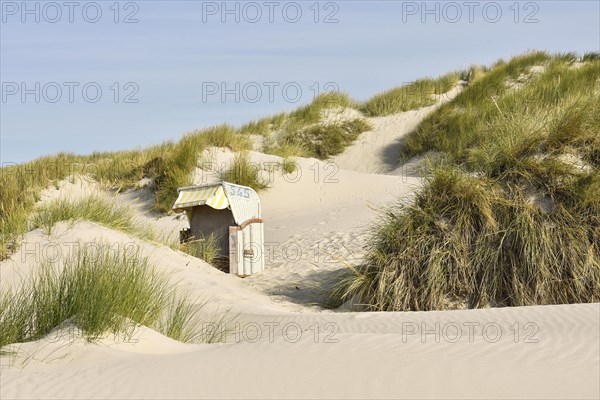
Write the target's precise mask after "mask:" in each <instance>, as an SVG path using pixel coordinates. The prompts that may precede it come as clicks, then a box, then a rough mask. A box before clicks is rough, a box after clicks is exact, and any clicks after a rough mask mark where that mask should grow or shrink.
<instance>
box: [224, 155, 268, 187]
mask: <svg viewBox="0 0 600 400" xmlns="http://www.w3.org/2000/svg"><path fill="white" fill-rule="evenodd" d="M224 180H225V181H227V182H231V183H235V184H237V185H242V186H248V187H251V188H252V189H254V190H256V191H257V192H258V191H260V190H264V189H267V188H268V187H269V182H268V180H267V179H266V178H263V177H262V176H261V174H260V166H259V165H257V164H254V163H252V162H250V157H249V156H248V153H245V152H242V153H238V154H236V155H235V157H234V159H233V162H232V163H231V166H230V168H229V170H228V171H227V172H225V174H224Z"/></svg>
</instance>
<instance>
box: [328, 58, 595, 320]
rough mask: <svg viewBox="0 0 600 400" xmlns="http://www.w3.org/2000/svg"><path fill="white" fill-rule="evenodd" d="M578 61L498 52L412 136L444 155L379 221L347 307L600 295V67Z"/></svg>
mask: <svg viewBox="0 0 600 400" xmlns="http://www.w3.org/2000/svg"><path fill="white" fill-rule="evenodd" d="M573 58H574V57H573V55H569V54H567V55H565V54H561V55H558V56H549V55H547V54H545V53H528V54H525V55H523V56H519V57H516V58H514V59H512V60H511V61H509V62H507V63H505V62H498V63H496V64H495V65H494V66H493V67H492V68H490V69H489V70H488V71H486V72H483V73H479V74H478V75H479V76H478V77H476V78H474V79H473V80H471V82H470V84H469V86H468V87H467V88H466V89H465V90H464V91H462V92H461V93H460V94H459V95H458V96H457V97H456V98H455V99H454V100H453V101H451V102H449V103H447V104H445V105H444V106H442V107H441V108H440V109H439V110H438V111H437V112H435V113H433V114H431V115H430V116H429V117H428V118H427V119H426V120H425V121H424V122H423V123H422V124H421V125H420V126H419V127H418V129H417V130H416V131H415V132H414V133H413V134H412V135H410V136H409V137H408V138H407V139H406V142H405V146H404V147H403V149H402V154H401V156H402V158H403V159H408V158H410V157H413V156H417V155H421V154H424V153H425V152H428V151H435V152H437V153H441V154H442V155H443V157H442V160H443V161H442V162H441V163H439V164H438V165H436V166H435V167H433V170H432V173H431V176H430V177H428V179H427V182H426V184H425V186H424V189H423V190H422V191H421V192H420V193H419V194H418V195H417V197H416V199H415V201H414V202H412V203H410V204H403V205H400V206H398V207H396V208H394V209H391V210H389V211H388V212H387V213H386V214H385V215H384V217H383V219H382V220H381V221H380V222H379V223H378V224H377V225H376V226H375V227H374V229H373V235H372V238H371V241H370V243H369V244H368V252H367V256H366V258H365V260H364V262H363V263H362V264H361V265H359V266H357V267H353V269H352V270H351V271H349V272H348V275H347V277H346V278H345V279H344V281H343V282H341V283H340V285H339V286H338V287H337V288H336V290H335V291H334V293H333V295H332V297H333V299H334V300H335V301H336V302H337V304H341V303H342V302H344V301H346V300H349V299H354V301H355V302H358V303H362V304H364V305H365V307H366V308H367V309H370V310H434V309H445V308H459V307H471V308H475V307H487V306H521V305H535V304H563V303H580V302H596V301H599V300H600V189H599V188H600V185H599V184H600V163H599V162H598V161H599V158H598V154H599V151H598V149H599V146H598V144H599V143H600V64H599V61H598V60H596V59H594V58H590V57H588V59H589V60H591V61H588V62H587V63H585V64H581V65H577V66H574V65H573V64H574V61H573ZM576 59H577V57H576ZM533 66H542V67H543V69H542V70H541V72H538V73H536V74H534V73H532V70H531V67H533ZM515 80H520V81H521V83H522V84H521V85H517V86H514V85H511V83H512V82H514V81H515Z"/></svg>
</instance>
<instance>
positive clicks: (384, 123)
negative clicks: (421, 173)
mask: <svg viewBox="0 0 600 400" xmlns="http://www.w3.org/2000/svg"><path fill="white" fill-rule="evenodd" d="M462 87H463V86H462V84H461V85H458V86H457V87H456V88H454V89H452V90H451V91H449V92H448V93H445V94H443V95H439V96H438V98H437V100H438V102H437V103H436V104H433V105H431V106H428V107H423V108H420V109H418V110H410V111H406V112H401V113H398V114H393V115H389V116H384V117H374V118H367V120H368V121H369V123H370V124H371V125H372V126H373V130H371V131H369V132H365V133H363V134H362V135H361V136H360V137H359V138H358V139H357V140H356V141H355V142H354V143H353V144H352V145H350V146H348V148H346V150H345V151H344V152H343V153H342V154H339V155H337V156H335V157H333V158H332V161H333V162H334V163H336V164H337V165H339V167H340V168H343V169H351V170H354V171H359V172H369V173H376V174H394V175H403V174H406V171H405V170H404V169H402V168H398V167H399V165H398V158H399V154H400V148H401V147H402V140H403V138H404V137H405V136H406V135H408V134H409V133H411V132H412V131H413V130H415V128H416V127H417V126H418V125H419V123H420V122H421V121H423V119H424V118H425V117H427V116H428V115H429V114H431V113H432V112H434V111H435V110H437V109H438V108H439V107H440V106H441V105H442V104H444V103H447V102H448V101H450V100H452V99H453V98H454V97H456V95H457V94H458V93H460V91H461V90H462Z"/></svg>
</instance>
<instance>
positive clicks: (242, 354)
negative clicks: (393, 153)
mask: <svg viewBox="0 0 600 400" xmlns="http://www.w3.org/2000/svg"><path fill="white" fill-rule="evenodd" d="M432 107H435V106H432ZM428 112H430V111H428V109H422V110H417V111H411V112H409V113H408V114H407V113H402V114H399V115H395V116H390V117H385V118H387V120H386V121H384V120H383V119H382V122H381V125H377V124H374V126H376V127H377V129H378V130H375V131H373V132H368V133H365V134H364V135H363V136H362V137H361V138H360V139H359V142H358V143H357V144H355V145H353V146H352V147H351V148H349V149H348V150H347V151H346V152H345V153H343V154H342V155H341V156H339V158H337V159H335V160H333V161H335V162H334V163H332V162H323V161H318V160H314V159H298V160H297V162H298V169H297V172H296V173H294V174H284V173H283V172H282V171H280V170H270V168H271V167H272V166H273V165H276V164H277V163H279V162H280V161H281V160H280V159H279V158H278V157H276V156H268V155H264V154H261V153H257V152H252V153H251V154H250V156H251V159H252V161H253V162H255V163H257V164H258V165H260V166H261V168H263V172H262V174H263V176H264V177H265V178H266V179H269V184H270V186H271V188H270V189H269V190H268V191H266V192H264V193H262V194H261V202H262V209H263V217H264V220H265V241H266V248H267V251H266V257H267V260H266V266H267V268H266V270H265V271H262V272H261V273H258V274H256V275H254V276H251V277H248V278H246V279H240V278H236V277H233V276H229V275H227V274H223V273H221V272H220V271H217V270H216V269H214V268H213V267H211V266H210V265H208V264H207V263H205V262H204V261H202V260H199V259H196V258H193V257H190V256H188V255H186V254H183V253H181V252H178V251H175V250H173V249H171V248H170V247H167V246H163V245H160V244H158V243H150V242H146V241H143V240H139V239H136V238H134V237H131V236H130V235H127V234H125V233H122V232H117V231H114V230H111V229H109V228H106V227H103V226H100V225H98V224H95V223H90V222H76V223H59V224H58V225H57V226H56V229H55V230H54V232H53V234H52V235H51V236H47V235H46V234H45V233H44V232H42V231H41V230H35V231H32V232H29V233H28V234H27V235H26V236H25V238H24V242H23V245H22V246H21V250H20V251H19V252H17V253H16V254H14V255H13V256H12V257H11V258H10V259H9V260H6V261H3V262H2V263H0V273H1V276H0V278H1V279H0V288H2V289H3V290H4V289H7V288H9V287H15V286H18V285H19V284H20V282H21V281H22V280H23V279H26V278H27V277H29V276H31V274H34V273H35V271H36V270H37V269H38V268H39V260H40V259H41V258H42V257H51V256H52V255H53V254H55V252H56V251H60V252H61V253H60V254H61V258H60V259H59V263H58V264H59V266H60V262H61V260H62V259H64V258H66V257H68V256H69V254H70V249H73V248H74V244H78V245H79V246H82V245H85V244H86V243H92V244H94V243H99V242H104V243H109V244H112V245H113V246H115V247H116V248H124V247H126V246H128V248H134V249H137V250H139V251H140V253H141V254H142V255H144V256H147V257H149V258H150V261H151V262H152V263H154V264H155V265H156V266H157V268H159V269H160V270H161V271H165V272H167V273H168V274H169V275H170V276H171V278H172V279H173V281H175V282H178V285H179V286H180V288H181V289H184V290H186V291H188V292H189V293H191V294H192V296H193V297H195V296H197V297H198V299H199V302H201V301H202V300H204V299H207V300H210V303H209V308H208V309H207V310H206V315H205V318H206V320H207V321H210V315H212V313H216V312H223V311H224V310H230V311H229V312H230V315H232V316H235V317H236V318H235V320H234V321H231V322H230V325H229V326H228V328H229V330H228V333H227V338H226V341H225V343H219V344H210V345H208V344H202V345H193V344H183V343H179V342H176V341H174V340H172V339H169V338H167V337H165V336H163V335H161V334H159V333H158V332H155V331H153V330H152V329H150V328H147V327H139V328H138V330H137V331H136V332H135V334H134V335H133V337H131V338H128V339H124V338H115V337H111V336H110V335H107V336H106V337H104V338H102V339H101V340H100V341H99V342H97V343H87V342H85V341H84V340H82V339H81V338H79V337H78V336H76V335H73V334H72V332H71V331H69V330H68V329H67V328H63V329H59V330H56V331H55V332H53V333H51V334H50V335H48V336H47V337H46V338H44V339H42V340H39V341H35V342H30V343H23V344H15V345H14V346H12V347H11V348H12V350H14V351H15V352H16V355H3V356H0V398H2V399H10V398H65V399H66V398H69V399H70V398H82V399H83V398H85V399H87V398H139V399H148V398H161V399H162V398H357V399H358V398H454V399H456V398H490V399H491V398H539V399H550V398H557V399H558V398H598V397H600V386H599V380H598V376H599V374H600V340H599V330H600V304H575V305H560V306H539V307H515V308H498V309H482V310H460V311H440V312H404V313H402V312H394V313H391V312H390V313H354V312H332V311H328V310H325V309H323V308H322V307H321V305H322V304H323V303H324V302H325V301H326V294H327V291H328V290H329V289H330V288H331V285H332V284H333V282H335V280H336V279H337V278H338V277H339V274H340V273H341V272H342V271H343V270H344V268H345V267H344V265H343V263H341V262H340V259H342V260H344V259H345V260H348V261H351V262H358V261H360V259H361V257H362V256H363V254H364V249H363V245H364V243H365V240H366V238H367V237H368V233H367V232H368V228H369V226H371V224H372V223H373V222H374V220H375V219H376V218H377V215H378V210H381V209H384V208H385V207H387V206H388V205H389V204H392V203H395V202H398V201H402V200H403V199H404V201H407V200H409V199H410V198H411V195H413V194H414V191H415V190H416V189H418V188H419V186H420V181H419V179H417V178H414V177H408V176H403V175H395V174H394V173H393V170H394V168H395V165H393V163H391V162H388V161H386V158H385V157H383V156H382V153H381V152H380V151H379V150H381V149H385V148H387V147H388V146H390V145H394V143H396V141H397V140H400V139H401V136H402V135H404V134H405V133H407V132H409V131H410V130H411V129H414V124H417V123H418V121H419V120H420V118H423V117H424V116H425V115H426V114H427V113H428ZM410 113H413V114H410ZM414 113H418V114H414ZM416 115H418V116H419V117H416ZM384 122H385V123H384ZM386 124H387V125H386ZM379 133H382V136H381V138H379V139H377V140H370V141H369V140H366V139H365V141H364V143H367V144H366V145H365V146H370V145H368V143H374V144H373V145H372V146H370V147H368V149H367V148H362V150H361V149H360V143H361V142H360V141H361V140H363V139H364V138H365V137H367V136H368V135H371V136H377V135H378V134H379ZM359 155H360V158H362V159H361V160H362V162H357V163H356V164H352V163H353V162H354V161H353V160H354V158H359V157H358V156H359ZM232 158H233V154H232V153H231V152H229V151H228V150H224V149H216V148H215V149H210V150H209V151H208V152H207V154H205V156H204V157H203V160H204V162H203V163H201V164H200V165H199V168H198V170H197V171H196V173H195V176H194V179H195V181H196V183H207V182H211V181H215V180H218V179H219V178H220V176H219V168H218V167H222V166H225V168H226V166H227V165H228V163H230V162H231V160H232ZM361 160H359V161H361ZM272 163H273V164H272ZM336 163H337V164H336ZM340 166H342V167H343V168H340ZM377 172H379V173H377ZM97 190H98V189H97V188H96V186H95V185H94V184H93V183H92V184H90V183H81V182H76V181H75V182H73V183H69V182H66V183H65V182H63V183H61V184H60V185H59V189H49V190H48V191H46V192H44V196H43V199H42V202H44V201H49V200H51V199H53V198H58V197H62V196H67V197H71V198H76V197H78V196H84V195H85V194H86V193H90V192H94V191H97ZM98 193H99V194H101V195H106V196H110V195H111V194H107V193H104V192H98ZM116 201H119V202H121V203H122V204H126V205H129V206H132V207H134V208H135V210H136V212H137V216H138V218H139V219H140V220H141V221H144V222H146V223H148V224H153V226H154V227H155V228H157V229H162V230H164V231H168V232H171V231H173V232H174V233H173V234H176V233H177V230H178V229H179V228H180V227H181V226H185V220H184V219H181V218H177V217H174V216H167V217H160V218H159V217H157V216H154V215H153V214H152V213H151V211H150V205H151V201H152V199H151V197H150V195H149V193H148V192H147V191H143V190H142V191H130V192H126V193H122V194H121V195H120V196H119V197H117V200H116Z"/></svg>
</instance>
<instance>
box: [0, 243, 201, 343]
mask: <svg viewBox="0 0 600 400" xmlns="http://www.w3.org/2000/svg"><path fill="white" fill-rule="evenodd" d="M173 304H176V307H174V308H173V307H172V305H173ZM205 305H206V302H200V303H198V302H194V301H191V300H190V299H189V298H188V297H187V296H179V295H178V294H177V293H176V291H175V287H174V286H173V285H172V284H171V283H169V281H168V279H167V278H166V275H164V274H162V273H159V272H157V271H156V270H155V269H154V267H153V266H152V265H151V264H150V263H149V261H148V259H147V258H143V257H140V256H139V254H138V253H137V252H130V253H127V252H123V253H120V254H117V252H116V251H114V250H111V248H110V247H109V246H107V245H101V246H98V247H97V248H95V249H90V248H84V249H80V250H79V251H78V252H76V253H75V254H74V255H73V257H72V258H69V259H67V260H65V263H64V266H63V267H62V268H59V267H57V266H56V264H50V263H44V264H42V265H41V266H40V270H39V271H38V274H36V275H34V276H32V278H31V279H30V280H28V281H26V282H24V283H23V285H22V286H20V287H19V288H17V289H16V290H13V291H12V292H3V293H1V294H0V328H1V329H0V348H3V350H6V348H4V346H6V345H9V344H11V343H20V342H26V341H32V340H37V339H40V338H42V337H44V336H46V335H48V334H49V333H50V332H52V331H53V330H54V329H56V328H59V327H64V326H65V324H66V325H69V326H71V327H72V328H77V329H78V331H79V332H80V333H81V335H82V336H83V337H84V338H86V339H88V340H95V339H98V338H100V337H102V336H104V335H106V334H114V335H126V336H127V335H131V334H132V333H133V332H134V331H135V328H136V327H137V326H139V325H145V326H148V327H151V328H154V329H157V330H159V331H161V332H162V333H164V334H166V335H167V336H170V337H173V338H175V339H177V340H190V341H201V340H202V338H203V335H201V334H199V333H198V332H201V329H200V328H199V327H198V325H199V324H200V322H201V321H199V320H197V319H196V318H195V316H196V314H197V313H198V312H199V310H200V309H202V307H204V306H205Z"/></svg>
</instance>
